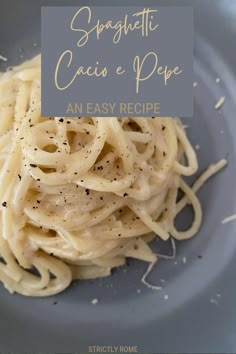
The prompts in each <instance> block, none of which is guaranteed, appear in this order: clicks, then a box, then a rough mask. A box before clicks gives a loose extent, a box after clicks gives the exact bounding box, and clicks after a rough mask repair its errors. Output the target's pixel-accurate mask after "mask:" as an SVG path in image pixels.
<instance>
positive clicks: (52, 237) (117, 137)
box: [0, 56, 226, 296]
mask: <svg viewBox="0 0 236 354" xmlns="http://www.w3.org/2000/svg"><path fill="white" fill-rule="evenodd" d="M40 103H41V101H40V56H37V57H35V58H34V59H32V60H30V61H27V62H25V63H24V64H22V65H20V66H18V67H14V68H12V70H11V71H8V72H6V73H4V74H1V76H0V117H1V119H0V203H1V204H0V209H1V212H0V213H1V218H0V220H1V221H0V256H1V262H0V280H1V281H2V283H3V284H4V286H5V287H6V289H7V290H9V291H10V292H11V293H13V292H18V293H20V294H23V295H28V296H48V295H52V294H56V293H59V292H61V291H63V290H64V289H65V288H67V287H68V286H69V285H70V283H71V281H72V280H74V279H89V278H96V277H102V276H108V275H109V274H110V273H111V270H112V268H114V267H118V266H121V265H123V264H125V260H126V257H133V258H137V259H141V260H143V261H147V262H150V263H153V262H156V260H157V258H158V256H157V255H156V254H155V253H154V252H153V251H152V250H151V248H150V246H149V242H150V241H151V240H153V239H154V238H155V237H159V238H161V239H162V240H168V239H169V238H170V237H171V236H172V237H173V238H174V239H178V240H182V239H187V238H191V237H192V236H194V235H195V234H196V233H197V231H198V229H199V227H200V224H201V221H202V211H201V206H200V203H199V200H198V198H197V196H196V194H195V193H196V191H197V190H198V189H199V188H200V186H201V185H202V184H203V183H204V182H205V180H206V179H207V178H209V177H210V176H211V175H212V174H214V173H216V172H217V171H218V170H220V169H221V168H222V167H224V166H225V164H226V161H225V160H221V161H220V162H218V163H216V164H215V165H212V166H211V167H210V168H209V169H208V170H207V171H206V172H205V174H203V175H202V177H201V178H200V179H199V180H198V181H197V182H196V183H195V185H194V186H193V187H192V188H191V187H189V186H188V185H187V184H186V182H184V179H183V177H184V176H190V175H193V174H194V173H195V172H196V171H197V169H198V163H197V158H196V154H195V151H194V149H193V147H192V146H191V144H190V142H189V140H188V138H187V136H186V134H185V130H184V128H183V126H182V124H181V122H180V120H178V119H175V118H154V119H152V118H129V117H124V118H115V117H112V118H96V117H74V118H64V117H56V118H54V117H47V118H43V117H41V113H40ZM184 158H185V159H186V160H187V163H186V164H184V161H185V160H184ZM179 190H182V192H183V194H184V196H183V197H182V199H180V200H178V191H179ZM187 203H190V204H191V205H192V207H193V211H194V219H193V223H192V226H191V227H190V228H189V229H188V230H186V231H178V230H177V229H176V227H175V224H174V221H175V218H176V216H177V214H178V213H179V212H180V211H181V210H182V209H183V208H184V207H185V206H186V204H187Z"/></svg>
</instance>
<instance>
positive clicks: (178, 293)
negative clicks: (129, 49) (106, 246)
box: [0, 0, 236, 353]
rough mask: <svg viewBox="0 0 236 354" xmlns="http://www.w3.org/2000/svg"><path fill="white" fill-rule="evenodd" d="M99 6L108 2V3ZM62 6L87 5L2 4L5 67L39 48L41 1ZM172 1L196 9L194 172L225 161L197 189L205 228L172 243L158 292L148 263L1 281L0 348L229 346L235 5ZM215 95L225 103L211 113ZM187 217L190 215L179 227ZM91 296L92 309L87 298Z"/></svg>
mask: <svg viewBox="0 0 236 354" xmlns="http://www.w3.org/2000/svg"><path fill="white" fill-rule="evenodd" d="M99 3H100V4H101V5H111V0H109V1H108V0H103V1H100V2H99ZM127 3H128V4H130V5H135V4H136V5H142V2H141V1H140V0H135V1H131V0H130V1H128V0H120V1H112V4H114V5H124V4H127ZM65 4H66V5H68V4H70V5H83V4H84V3H83V2H79V1H58V0H54V1H53V0H47V1H46V0H45V1H42V0H38V1H28V0H21V1H18V0H2V1H1V2H0V43H1V46H0V52H1V53H0V54H2V55H4V56H6V57H7V58H8V62H7V63H5V64H4V63H1V64H0V65H1V67H0V69H1V70H4V69H5V68H6V66H9V65H16V64H19V63H20V62H22V61H24V60H25V59H27V58H30V57H32V56H33V55H35V54H36V53H39V52H40V6H42V5H65ZM92 4H94V3H93V2H92V1H87V2H86V5H92ZM97 4H98V2H96V5H97ZM149 4H150V5H151V4H152V3H151V2H149ZM156 4H159V5H167V6H168V5H173V1H171V0H170V1H168V0H163V1H158V2H157V1H156V2H155V5H156ZM174 5H175V6H181V5H190V6H193V7H194V18H195V62H194V71H195V78H194V81H196V82H197V86H196V87H194V92H195V103H194V105H195V106H194V117H193V118H185V119H184V122H185V124H186V125H188V126H189V127H188V128H187V131H188V134H189V137H190V139H191V141H192V143H193V145H199V149H198V150H197V154H198V158H199V165H200V170H199V173H200V172H201V171H203V170H204V169H205V168H206V167H207V166H208V165H209V164H210V163H212V162H215V161H217V160H218V159H221V158H227V159H228V167H227V168H226V169H225V170H224V171H222V172H220V173H219V174H218V175H217V176H215V177H214V178H212V179H211V180H210V181H208V182H207V183H206V184H205V185H204V187H203V188H202V189H201V191H200V192H199V198H200V200H201V202H202V206H203V212H204V219H203V225H202V227H201V230H200V232H199V233H198V235H197V236H196V237H195V238H194V239H192V240H189V241H185V242H181V243H178V244H177V257H176V259H174V260H170V261H164V260H162V261H160V262H159V263H158V265H157V266H156V268H155V269H154V270H153V272H152V273H151V274H150V277H149V279H150V281H151V282H152V283H155V284H156V285H162V286H163V290H161V291H152V290H150V289H147V288H146V287H145V286H144V285H143V284H142V283H141V282H140V279H141V278H142V275H143V274H144V272H145V270H146V268H147V265H146V264H145V263H143V262H137V261H132V262H131V261H130V262H129V265H127V266H125V267H122V268H120V269H117V270H115V271H114V273H113V275H112V276H111V277H109V278H106V279H99V280H94V281H81V282H77V283H74V284H73V285H72V286H71V287H70V288H69V289H68V290H67V291H65V292H64V293H62V294H60V295H57V296H52V297H48V298H25V297H22V296H20V295H12V296H11V295H9V294H8V293H7V292H6V290H5V289H4V288H3V286H0V297H1V301H0V313H1V316H0V350H1V351H2V352H19V351H21V352H26V351H27V352H60V353H62V352H83V351H84V352H88V351H89V350H91V348H89V346H113V350H114V346H119V347H120V346H123V347H124V346H137V349H138V351H139V352H182V353H184V352H198V353H199V352H214V353H222V352H234V351H235V348H236V335H235V333H236V316H235V305H236V285H235V284H236V282H235V269H236V237H235V231H236V223H234V222H232V223H229V224H226V225H222V223H221V220H222V219H223V218H224V217H226V216H229V215H231V214H234V213H235V212H236V188H235V173H236V169H235V166H236V139H235V136H234V135H235V133H236V119H235V114H236V99H235V92H236V80H235V78H236V60H235V59H236V58H235V53H236V49H235V38H236V37H235V36H236V21H235V19H236V3H235V1H234V0H231V1H230V0H220V1H215V2H213V1H210V0H198V1H193V0H192V1H191V0H188V1H187V0H186V1H184V0H183V1H182V0H176V1H175V3H174ZM146 6H147V3H146ZM218 77H219V78H220V82H216V78H218ZM221 96H225V104H224V106H223V107H222V109H220V110H219V111H216V110H215V109H214V105H215V103H216V102H217V101H218V99H219V98H220V97H221ZM190 217H191V215H190V214H189V213H188V212H186V213H185V214H184V215H183V216H182V218H181V220H180V221H179V223H180V225H181V226H182V227H184V225H185V224H186V223H187V222H189V218H190ZM159 246H160V245H157V247H159ZM164 251H165V252H168V247H167V248H166V250H164ZM94 298H96V299H98V303H97V304H96V305H93V304H92V303H91V301H92V300H93V299H94Z"/></svg>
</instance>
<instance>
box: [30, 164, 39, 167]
mask: <svg viewBox="0 0 236 354" xmlns="http://www.w3.org/2000/svg"><path fill="white" fill-rule="evenodd" d="M30 167H38V166H37V165H35V164H34V163H30Z"/></svg>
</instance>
